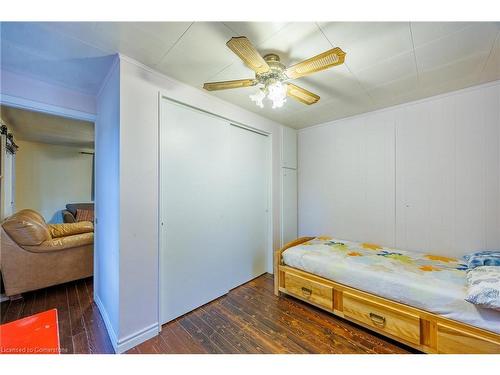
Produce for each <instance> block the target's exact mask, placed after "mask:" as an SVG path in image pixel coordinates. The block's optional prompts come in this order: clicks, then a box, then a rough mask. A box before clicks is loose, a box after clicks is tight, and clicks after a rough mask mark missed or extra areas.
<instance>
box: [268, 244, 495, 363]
mask: <svg viewBox="0 0 500 375" xmlns="http://www.w3.org/2000/svg"><path fill="white" fill-rule="evenodd" d="M313 238H314V237H301V238H298V239H296V240H295V241H292V242H290V243H288V244H286V245H285V246H283V247H282V248H281V249H280V250H278V251H276V252H275V255H274V293H275V294H276V295H278V296H279V293H280V292H281V293H285V294H288V295H290V296H293V297H295V298H298V299H300V300H302V301H305V302H307V303H310V304H312V305H314V306H316V307H319V308H321V309H323V310H326V311H328V312H330V313H333V314H335V315H337V316H340V317H342V318H344V319H347V320H349V321H351V322H353V323H356V324H359V325H361V326H363V327H365V328H368V329H371V330H373V331H375V332H378V333H380V334H382V335H385V336H388V337H390V338H392V339H394V340H397V341H399V342H401V343H403V344H405V345H408V346H410V347H412V348H415V349H418V350H420V351H422V352H424V353H446V354H459V353H460V354H461V353H464V354H465V353H494V354H500V334H496V333H494V332H490V331H486V330H484V329H480V328H477V327H473V326H470V325H468V324H465V323H461V322H458V321H455V320H451V319H448V318H444V317H442V316H439V315H437V314H433V313H430V312H427V311H424V310H421V309H417V308H415V307H411V306H408V305H404V304H402V303H398V302H394V301H391V300H389V299H386V298H382V297H379V296H377V295H374V294H371V293H366V292H363V291H361V290H358V289H355V288H351V287H349V286H346V285H343V284H339V283H336V282H334V281H331V280H328V279H325V278H323V277H319V276H316V275H314V274H311V273H309V272H304V271H301V270H299V269H296V268H292V267H289V266H286V265H285V264H283V261H282V256H281V254H282V253H283V251H285V250H286V249H288V248H290V247H293V246H296V245H299V244H301V243H303V242H306V241H309V240H312V239H313Z"/></svg>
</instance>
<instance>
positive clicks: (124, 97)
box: [118, 57, 281, 350]
mask: <svg viewBox="0 0 500 375" xmlns="http://www.w3.org/2000/svg"><path fill="white" fill-rule="evenodd" d="M160 90H161V91H162V92H163V93H164V94H165V95H166V96H168V97H170V98H172V99H175V100H177V101H180V102H183V103H188V104H189V105H191V106H194V107H197V108H200V109H203V110H206V111H209V112H211V113H214V114H217V115H220V116H223V117H226V118H228V119H231V120H233V121H237V122H240V123H242V124H246V125H250V126H252V127H254V128H257V129H260V130H264V131H266V132H269V133H271V134H272V150H273V151H272V152H273V162H272V163H273V165H272V168H273V179H272V183H273V187H274V189H273V205H274V206H273V230H274V233H273V246H274V247H275V248H277V247H279V245H280V200H281V197H280V191H281V185H280V162H281V161H280V159H281V150H280V143H281V142H280V138H281V134H280V131H281V125H280V124H278V123H276V122H273V121H270V120H267V119H265V118H263V117H260V116H258V115H256V114H254V113H252V112H249V111H246V110H243V109H241V108H239V107H237V106H235V105H232V104H230V103H227V102H225V101H222V100H220V99H218V98H215V97H213V96H211V95H209V94H207V93H205V92H203V91H201V90H198V89H195V88H193V87H191V86H188V85H185V84H182V83H180V82H177V81H175V80H173V79H170V78H169V77H166V76H164V75H161V74H159V73H156V72H154V71H152V70H150V69H149V68H147V67H144V66H142V65H140V64H139V63H136V62H134V61H132V60H130V59H128V58H126V57H122V58H121V59H120V234H119V236H120V266H119V270H120V311H119V321H120V322H119V325H120V329H119V338H118V341H119V342H120V343H121V344H120V345H119V349H120V350H126V349H127V348H128V347H130V346H133V345H135V344H137V343H138V342H140V341H143V340H144V339H146V338H148V337H150V336H152V335H154V334H156V332H157V330H158V123H159V120H158V102H159V101H158V95H159V91H160ZM270 270H272V266H271V267H270Z"/></svg>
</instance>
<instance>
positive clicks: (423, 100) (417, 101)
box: [296, 80, 500, 133]
mask: <svg viewBox="0 0 500 375" xmlns="http://www.w3.org/2000/svg"><path fill="white" fill-rule="evenodd" d="M497 85H500V80H496V81H491V82H487V83H483V84H480V85H475V86H469V87H466V88H463V89H459V90H454V91H448V92H445V93H442V94H438V95H434V96H428V97H426V98H422V99H418V100H413V101H410V102H405V103H401V104H397V105H393V106H390V107H384V108H380V109H376V110H374V111H369V112H363V113H360V114H357V115H353V116H347V117H342V118H339V119H336V120H332V121H326V122H322V123H320V124H316V125H311V126H307V127H305V128H302V129H296V130H297V133H302V132H305V131H308V130H311V129H315V128H321V127H323V126H328V125H333V124H335V123H337V122H339V121H345V120H348V119H356V118H362V117H365V116H369V115H372V114H375V113H382V112H386V111H392V110H394V109H398V108H404V107H407V106H411V105H416V104H420V103H425V102H428V101H431V100H436V99H441V98H446V97H448V96H453V95H460V94H463V93H466V92H470V91H475V90H479V89H483V88H485V87H492V86H497Z"/></svg>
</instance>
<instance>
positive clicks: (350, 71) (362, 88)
mask: <svg viewBox="0 0 500 375" xmlns="http://www.w3.org/2000/svg"><path fill="white" fill-rule="evenodd" d="M315 24H316V27H317V28H318V29H319V31H320V32H321V34H323V37H324V38H325V39H326V40H327V41H328V43H329V44H330V46H332V48H335V47H337V46H336V45H334V44H333V42H332V41H331V40H330V39H328V37H327V36H326V34H325V32H324V31H323V29H322V28H321V26H320V25H318V23H317V22H315ZM340 48H342V47H340ZM346 56H349V55H348V54H346ZM347 59H348V58H346V61H344V66H345V67H346V69H347V70H348V71H349V73H351V74H352V76H353V77H354V79H355V80H356V82H357V83H358V86H359V87H360V88H361V91H362V92H364V93H365V95H366V96H368V98H369V99H370V102H371V103H372V104H373V105H375V101H374V100H373V98H372V96H371V95H370V94H369V93H368V91H367V90H366V89H365V87H364V86H363V85H362V84H361V81H360V80H359V78H358V77H357V76H356V74H354V72H353V71H352V70H351V68H349V64H348V63H347Z"/></svg>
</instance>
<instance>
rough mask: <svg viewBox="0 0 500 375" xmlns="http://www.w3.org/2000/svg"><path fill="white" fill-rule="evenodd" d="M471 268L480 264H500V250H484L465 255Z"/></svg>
mask: <svg viewBox="0 0 500 375" xmlns="http://www.w3.org/2000/svg"><path fill="white" fill-rule="evenodd" d="M464 259H465V261H466V262H467V266H468V267H469V269H473V268H476V267H480V266H500V250H483V251H478V252H475V253H472V254H469V255H465V256H464Z"/></svg>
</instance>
